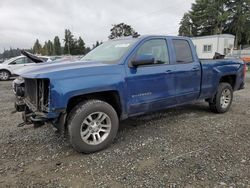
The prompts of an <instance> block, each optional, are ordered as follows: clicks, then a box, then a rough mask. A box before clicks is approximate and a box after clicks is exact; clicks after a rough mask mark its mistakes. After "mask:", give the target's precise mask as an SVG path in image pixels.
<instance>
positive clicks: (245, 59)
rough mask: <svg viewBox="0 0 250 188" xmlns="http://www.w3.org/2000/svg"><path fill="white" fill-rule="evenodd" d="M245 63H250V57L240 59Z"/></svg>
mask: <svg viewBox="0 0 250 188" xmlns="http://www.w3.org/2000/svg"><path fill="white" fill-rule="evenodd" d="M241 59H242V60H243V61H244V62H245V63H250V57H243V58H241Z"/></svg>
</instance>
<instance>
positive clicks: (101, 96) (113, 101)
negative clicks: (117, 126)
mask: <svg viewBox="0 0 250 188" xmlns="http://www.w3.org/2000/svg"><path fill="white" fill-rule="evenodd" d="M90 99H98V100H102V101H105V102H107V103H108V104H110V105H111V106H112V107H113V108H114V109H115V111H116V112H117V115H118V117H120V115H121V113H122V108H121V101H120V96H119V94H118V92H117V91H105V92H96V93H90V94H84V95H80V96H75V97H73V98H71V99H70V100H69V102H68V105H67V113H69V112H70V111H71V110H72V109H73V108H74V107H75V106H76V105H77V104H79V103H80V102H82V101H84V100H90Z"/></svg>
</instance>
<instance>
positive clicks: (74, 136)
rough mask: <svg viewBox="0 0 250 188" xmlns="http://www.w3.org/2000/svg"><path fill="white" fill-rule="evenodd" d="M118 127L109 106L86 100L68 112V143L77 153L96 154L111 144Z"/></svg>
mask: <svg viewBox="0 0 250 188" xmlns="http://www.w3.org/2000/svg"><path fill="white" fill-rule="evenodd" d="M118 127H119V119H118V116H117V113H116V111H115V110H114V108H113V107H112V106H111V105H109V104H108V103H106V102H104V101H100V100H87V101H84V102H82V103H80V104H79V105H77V106H76V107H75V108H74V109H73V110H72V111H71V112H70V115H69V120H68V130H69V139H70V143H71V145H72V146H73V148H74V149H75V150H76V151H78V152H81V153H93V152H97V151H100V150H103V149H105V148H106V147H108V146H109V145H110V144H111V143H112V141H113V140H114V138H115V136H116V134H117V131H118Z"/></svg>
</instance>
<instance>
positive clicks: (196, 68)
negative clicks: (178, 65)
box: [192, 67, 200, 70]
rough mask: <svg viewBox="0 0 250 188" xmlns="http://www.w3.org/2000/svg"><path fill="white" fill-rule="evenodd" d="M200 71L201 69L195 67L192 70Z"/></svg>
mask: <svg viewBox="0 0 250 188" xmlns="http://www.w3.org/2000/svg"><path fill="white" fill-rule="evenodd" d="M199 69H200V67H194V68H192V70H199Z"/></svg>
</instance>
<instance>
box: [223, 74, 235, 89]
mask: <svg viewBox="0 0 250 188" xmlns="http://www.w3.org/2000/svg"><path fill="white" fill-rule="evenodd" d="M235 81H236V75H227V76H223V77H222V78H221V79H220V83H221V82H226V83H229V84H230V85H231V86H232V88H233V89H234V86H235Z"/></svg>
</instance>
